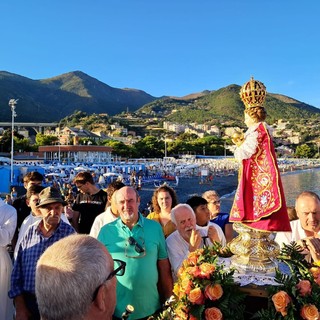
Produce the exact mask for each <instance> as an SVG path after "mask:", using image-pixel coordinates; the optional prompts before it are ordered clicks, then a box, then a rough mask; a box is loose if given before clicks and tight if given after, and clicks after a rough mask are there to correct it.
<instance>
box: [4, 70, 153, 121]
mask: <svg viewBox="0 0 320 320" xmlns="http://www.w3.org/2000/svg"><path fill="white" fill-rule="evenodd" d="M12 98H14V99H19V102H18V105H17V109H16V113H17V118H16V121H19V122H29V121H30V122H37V121H44V122H51V121H59V120H60V119H62V118H64V117H65V116H68V115H70V114H72V113H73V112H74V111H75V110H79V111H84V112H87V113H88V114H92V113H107V114H109V115H115V114H118V113H120V112H122V111H126V110H127V109H129V110H131V111H134V110H136V109H138V108H139V107H141V106H142V105H144V104H146V103H148V102H150V101H153V100H154V99H156V98H155V97H152V96H151V95H149V94H147V93H145V92H144V91H141V90H136V89H117V88H112V87H110V86H108V85H106V84H104V83H102V82H101V81H99V80H97V79H95V78H92V77H90V76H88V75H87V74H85V73H83V72H80V71H75V72H70V73H66V74H63V75H60V76H57V77H54V78H50V79H43V80H32V79H29V78H26V77H22V76H19V75H16V74H12V73H9V72H5V71H2V72H0V105H2V106H8V101H9V100H10V99H12ZM0 117H1V119H2V120H1V121H10V119H11V110H10V108H9V106H8V107H2V108H0Z"/></svg>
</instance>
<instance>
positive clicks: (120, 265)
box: [92, 259, 127, 301]
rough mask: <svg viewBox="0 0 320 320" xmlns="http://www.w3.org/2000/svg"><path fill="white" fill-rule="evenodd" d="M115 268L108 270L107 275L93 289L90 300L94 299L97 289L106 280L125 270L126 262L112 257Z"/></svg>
mask: <svg viewBox="0 0 320 320" xmlns="http://www.w3.org/2000/svg"><path fill="white" fill-rule="evenodd" d="M113 262H114V266H115V269H114V270H113V271H111V272H110V274H109V275H108V277H107V278H106V279H105V280H104V281H103V282H102V283H101V284H100V285H99V286H98V287H97V288H96V290H94V293H93V295H92V301H94V300H96V298H97V294H98V291H99V289H100V288H101V286H102V285H104V284H105V283H106V282H107V281H108V280H111V279H112V278H113V277H114V276H123V275H124V273H125V271H126V265H127V264H126V263H125V262H124V261H122V260H118V259H113Z"/></svg>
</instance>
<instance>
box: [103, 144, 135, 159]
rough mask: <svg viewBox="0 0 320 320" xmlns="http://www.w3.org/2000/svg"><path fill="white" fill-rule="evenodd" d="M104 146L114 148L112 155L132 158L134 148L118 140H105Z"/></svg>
mask: <svg viewBox="0 0 320 320" xmlns="http://www.w3.org/2000/svg"><path fill="white" fill-rule="evenodd" d="M103 145H105V146H109V147H111V148H112V154H114V155H117V156H121V157H125V158H128V157H132V148H131V147H130V146H127V145H126V144H124V143H123V142H121V141H117V140H104V141H103Z"/></svg>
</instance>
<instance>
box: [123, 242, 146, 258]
mask: <svg viewBox="0 0 320 320" xmlns="http://www.w3.org/2000/svg"><path fill="white" fill-rule="evenodd" d="M128 244H129V246H126V252H125V256H126V257H127V258H142V257H144V256H145V255H146V250H145V248H144V247H143V246H142V245H141V244H140V243H139V242H137V240H136V239H135V238H134V237H129V238H128ZM128 247H129V248H128ZM130 247H134V251H135V252H136V254H134V253H132V252H131V253H129V252H130V251H131V250H130ZM137 254H138V255H137Z"/></svg>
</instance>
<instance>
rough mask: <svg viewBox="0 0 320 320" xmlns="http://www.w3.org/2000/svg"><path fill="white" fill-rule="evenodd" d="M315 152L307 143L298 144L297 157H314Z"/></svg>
mask: <svg viewBox="0 0 320 320" xmlns="http://www.w3.org/2000/svg"><path fill="white" fill-rule="evenodd" d="M313 155H314V152H313V151H312V149H311V148H310V147H309V146H308V145H307V144H301V145H299V146H297V149H296V152H295V157H296V158H312V157H313Z"/></svg>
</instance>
